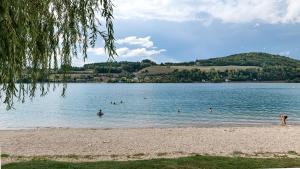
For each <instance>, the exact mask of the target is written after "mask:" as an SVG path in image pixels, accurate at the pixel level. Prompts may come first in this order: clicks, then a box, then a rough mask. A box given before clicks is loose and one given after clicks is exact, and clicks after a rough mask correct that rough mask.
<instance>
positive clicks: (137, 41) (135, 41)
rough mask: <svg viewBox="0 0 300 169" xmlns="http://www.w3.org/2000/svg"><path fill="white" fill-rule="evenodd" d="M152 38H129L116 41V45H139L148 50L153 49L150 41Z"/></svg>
mask: <svg viewBox="0 0 300 169" xmlns="http://www.w3.org/2000/svg"><path fill="white" fill-rule="evenodd" d="M150 38H151V37H150V36H147V37H144V38H138V37H136V36H129V37H126V38H123V39H118V40H116V43H117V44H119V45H139V46H142V47H146V48H151V47H153V45H154V44H153V42H152V41H151V40H150Z"/></svg>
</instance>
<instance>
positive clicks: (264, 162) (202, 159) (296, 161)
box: [3, 156, 300, 169]
mask: <svg viewBox="0 0 300 169" xmlns="http://www.w3.org/2000/svg"><path fill="white" fill-rule="evenodd" d="M283 167H289V168H291V167H300V158H244V157H216V156H192V157H182V158H177V159H154V160H137V161H102V162H82V163H70V162H57V161H49V160H32V161H27V162H19V163H11V164H7V165H4V166H3V169H41V168H42V169H99V168H101V169H111V168H113V169H141V168H142V169H201V168H205V169H217V168H224V169H232V168H240V169H243V168H245V169H246V168H247V169H252V168H283Z"/></svg>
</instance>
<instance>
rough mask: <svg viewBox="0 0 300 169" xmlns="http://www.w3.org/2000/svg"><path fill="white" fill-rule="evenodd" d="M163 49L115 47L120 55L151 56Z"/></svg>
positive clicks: (163, 50)
mask: <svg viewBox="0 0 300 169" xmlns="http://www.w3.org/2000/svg"><path fill="white" fill-rule="evenodd" d="M165 51H166V50H165V49H160V50H155V49H146V48H136V49H129V48H126V47H124V48H119V49H117V53H118V54H119V56H120V57H146V58H148V57H153V56H157V55H160V54H161V53H162V52H165Z"/></svg>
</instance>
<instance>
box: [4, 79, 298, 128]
mask: <svg viewBox="0 0 300 169" xmlns="http://www.w3.org/2000/svg"><path fill="white" fill-rule="evenodd" d="M61 88H62V86H60V87H57V88H56V90H55V91H54V92H50V93H49V94H48V95H47V96H45V97H36V98H34V99H33V100H32V101H30V100H28V99H27V100H26V102H25V103H24V104H21V103H17V102H16V104H15V106H14V107H15V109H14V110H10V111H6V110H5V107H4V105H3V104H2V105H1V106H0V129H7V128H32V127H75V128H78V127H88V128H89V127H92V128H115V127H183V126H208V125H212V126H219V125H258V124H259V125H270V124H278V122H279V117H278V115H279V112H286V113H287V114H288V116H289V117H288V122H289V123H290V124H300V84H292V83H222V84H199V83H194V84H97V83H83V84H68V88H67V95H66V97H65V98H63V97H61V96H60V95H61ZM121 101H123V103H120V102H121ZM111 102H116V105H114V104H111ZM209 107H212V108H213V111H212V112H210V111H209ZM99 109H102V111H103V112H104V113H105V115H104V116H103V117H101V118H99V117H98V116H97V115H96V113H97V111H98V110H99ZM178 110H180V112H178Z"/></svg>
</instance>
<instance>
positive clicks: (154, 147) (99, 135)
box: [0, 126, 300, 162]
mask: <svg viewBox="0 0 300 169" xmlns="http://www.w3.org/2000/svg"><path fill="white" fill-rule="evenodd" d="M299 142H300V126H286V127H281V126H264V127H255V126H253V127H206V128H199V127H184V128H131V129H128V128H119V129H115V128H114V129H95V128H89V129H87V128H36V129H22V130H0V144H1V148H2V154H7V155H8V156H9V157H8V158H3V160H4V162H5V161H14V160H17V159H19V160H20V159H30V158H34V157H47V158H50V159H60V160H64V159H65V160H66V159H67V160H70V158H69V157H74V159H73V158H71V160H81V161H82V160H83V161H85V160H87V161H99V160H134V159H152V158H174V157H184V156H190V155H213V156H234V155H240V156H247V157H257V156H267V157H278V156H286V155H289V153H290V152H294V155H296V156H297V157H300V154H299V153H300V144H299ZM21 157H22V158H21Z"/></svg>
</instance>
